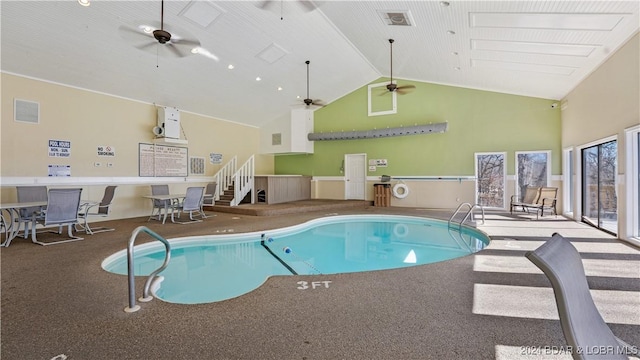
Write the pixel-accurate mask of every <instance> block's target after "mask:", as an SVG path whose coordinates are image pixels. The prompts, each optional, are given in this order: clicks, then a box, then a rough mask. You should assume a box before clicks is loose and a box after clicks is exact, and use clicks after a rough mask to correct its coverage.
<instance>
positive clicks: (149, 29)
mask: <svg viewBox="0 0 640 360" xmlns="http://www.w3.org/2000/svg"><path fill="white" fill-rule="evenodd" d="M138 29H140V30H142V31H143V32H144V33H145V34H151V33H152V32H153V28H152V27H151V26H149V25H140V26H138Z"/></svg>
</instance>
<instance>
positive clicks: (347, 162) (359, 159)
mask: <svg viewBox="0 0 640 360" xmlns="http://www.w3.org/2000/svg"><path fill="white" fill-rule="evenodd" d="M366 166H367V154H346V155H345V156H344V167H345V170H344V174H345V178H346V182H345V198H346V199H348V200H364V199H365V185H366V183H367V176H366V174H367V171H366V170H367V168H366Z"/></svg>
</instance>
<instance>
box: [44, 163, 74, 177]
mask: <svg viewBox="0 0 640 360" xmlns="http://www.w3.org/2000/svg"><path fill="white" fill-rule="evenodd" d="M49 176H71V165H49Z"/></svg>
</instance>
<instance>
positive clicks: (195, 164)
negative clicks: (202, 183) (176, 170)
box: [189, 156, 204, 175]
mask: <svg viewBox="0 0 640 360" xmlns="http://www.w3.org/2000/svg"><path fill="white" fill-rule="evenodd" d="M189 167H190V168H191V171H190V173H191V175H204V158H203V157H199V156H192V157H191V159H190V160H189Z"/></svg>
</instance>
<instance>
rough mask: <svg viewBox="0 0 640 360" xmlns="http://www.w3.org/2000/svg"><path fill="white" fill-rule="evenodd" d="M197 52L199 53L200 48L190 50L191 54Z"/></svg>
mask: <svg viewBox="0 0 640 360" xmlns="http://www.w3.org/2000/svg"><path fill="white" fill-rule="evenodd" d="M199 52H200V48H197V47H194V48H193V49H191V53H192V54H197V53H199Z"/></svg>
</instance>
